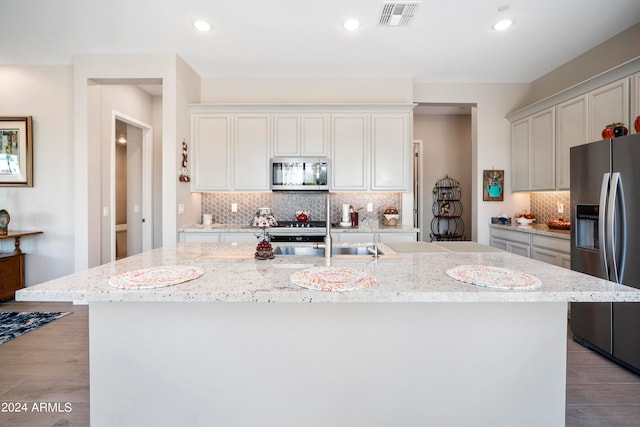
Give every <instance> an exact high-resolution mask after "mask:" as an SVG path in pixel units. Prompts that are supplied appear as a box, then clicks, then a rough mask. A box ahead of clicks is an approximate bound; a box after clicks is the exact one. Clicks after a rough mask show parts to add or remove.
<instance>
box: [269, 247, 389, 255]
mask: <svg viewBox="0 0 640 427" xmlns="http://www.w3.org/2000/svg"><path fill="white" fill-rule="evenodd" d="M373 252H374V249H373V246H345V247H333V248H332V251H331V253H332V254H333V255H373ZM273 254H274V255H311V256H316V255H320V256H323V255H324V248H314V247H312V246H277V247H275V248H274V249H273ZM378 255H382V251H380V249H378Z"/></svg>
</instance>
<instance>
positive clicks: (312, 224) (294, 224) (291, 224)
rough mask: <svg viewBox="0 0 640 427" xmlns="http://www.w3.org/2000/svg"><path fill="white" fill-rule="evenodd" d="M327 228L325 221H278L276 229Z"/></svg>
mask: <svg viewBox="0 0 640 427" xmlns="http://www.w3.org/2000/svg"><path fill="white" fill-rule="evenodd" d="M326 226H327V223H326V222H325V221H307V222H300V221H278V225H277V226H276V227H283V228H324V227H326Z"/></svg>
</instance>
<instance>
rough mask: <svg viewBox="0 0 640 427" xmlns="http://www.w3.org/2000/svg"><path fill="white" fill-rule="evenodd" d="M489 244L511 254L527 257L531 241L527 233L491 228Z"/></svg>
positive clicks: (529, 252) (529, 254)
mask: <svg viewBox="0 0 640 427" xmlns="http://www.w3.org/2000/svg"><path fill="white" fill-rule="evenodd" d="M489 244H490V246H492V247H494V248H498V249H502V250H503V251H507V252H511V253H512V254H516V255H521V256H523V257H527V258H529V257H530V256H531V243H530V235H529V233H521V232H519V231H511V230H502V229H495V228H491V237H490V242H489Z"/></svg>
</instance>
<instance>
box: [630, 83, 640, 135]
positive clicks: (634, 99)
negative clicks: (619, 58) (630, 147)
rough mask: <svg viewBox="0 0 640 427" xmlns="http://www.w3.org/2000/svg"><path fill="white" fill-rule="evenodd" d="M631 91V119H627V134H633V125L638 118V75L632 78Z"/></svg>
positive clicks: (639, 92)
mask: <svg viewBox="0 0 640 427" xmlns="http://www.w3.org/2000/svg"><path fill="white" fill-rule="evenodd" d="M631 86H632V90H631V117H630V118H629V125H628V126H627V127H628V128H629V133H635V131H636V130H635V128H634V123H635V121H636V118H637V117H638V116H640V73H635V74H634V75H633V76H632V84H631Z"/></svg>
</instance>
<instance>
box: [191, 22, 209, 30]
mask: <svg viewBox="0 0 640 427" xmlns="http://www.w3.org/2000/svg"><path fill="white" fill-rule="evenodd" d="M193 26H194V27H195V28H196V30H198V31H202V32H207V31H210V30H211V24H209V23H208V22H207V21H202V20H198V21H194V22H193Z"/></svg>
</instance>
